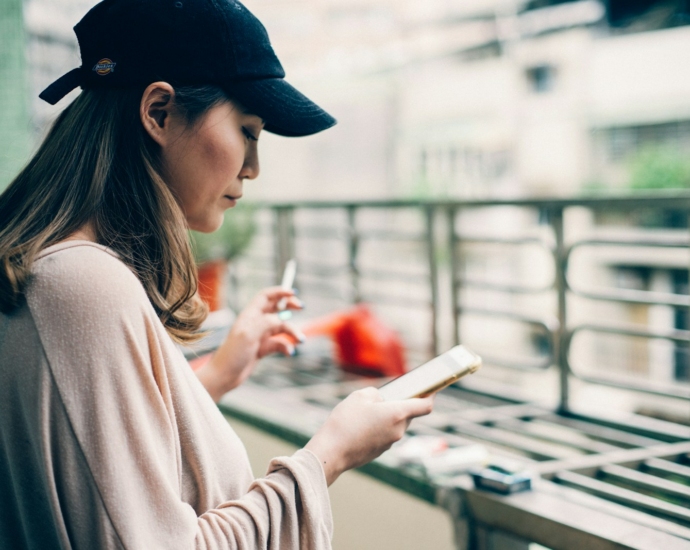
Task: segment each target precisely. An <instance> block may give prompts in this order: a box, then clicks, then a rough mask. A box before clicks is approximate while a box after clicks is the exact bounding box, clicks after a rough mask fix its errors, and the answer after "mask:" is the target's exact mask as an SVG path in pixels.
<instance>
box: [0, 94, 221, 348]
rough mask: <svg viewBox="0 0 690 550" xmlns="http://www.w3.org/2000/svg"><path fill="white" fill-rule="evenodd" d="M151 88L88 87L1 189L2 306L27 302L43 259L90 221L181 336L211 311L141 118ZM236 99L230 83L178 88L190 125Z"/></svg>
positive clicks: (9, 308) (6, 309)
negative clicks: (228, 92)
mask: <svg viewBox="0 0 690 550" xmlns="http://www.w3.org/2000/svg"><path fill="white" fill-rule="evenodd" d="M142 92H143V88H141V89H123V90H105V89H103V90H84V91H83V92H82V93H81V94H80V95H79V96H78V97H77V98H76V99H75V100H74V101H73V102H72V103H71V104H70V105H69V106H68V107H67V108H66V109H65V110H64V111H63V112H62V113H61V114H60V115H59V116H58V118H57V119H56V121H55V122H54V124H53V125H52V127H51V129H50V131H49V132H48V135H47V136H46V138H45V139H44V141H43V143H42V144H41V146H40V148H39V149H38V151H37V152H36V154H35V155H34V156H33V158H32V159H31V160H30V162H29V163H28V165H27V166H26V168H24V169H23V170H22V171H21V172H20V173H19V175H18V176H17V177H16V178H15V179H14V181H13V182H12V183H11V184H10V185H9V187H8V188H7V189H6V190H5V192H4V193H3V194H2V195H0V311H1V312H3V313H5V314H9V313H11V312H13V311H14V310H16V309H17V308H18V307H19V306H20V305H21V304H22V301H23V300H24V292H25V289H26V285H27V283H28V281H29V277H30V272H31V268H32V265H33V262H34V259H35V258H36V255H37V254H38V253H39V252H40V251H41V250H43V249H44V248H46V247H48V246H50V245H52V244H55V243H57V242H59V241H61V240H63V239H65V238H66V237H68V236H69V235H71V234H72V233H74V232H75V231H77V230H78V229H80V228H81V227H83V226H84V225H85V224H86V223H91V225H92V226H93V228H94V230H95V234H96V239H97V241H98V242H99V243H100V244H103V245H105V246H108V247H110V248H112V249H113V250H115V251H116V252H118V253H119V254H120V256H121V257H122V260H123V261H124V262H125V263H126V264H127V265H128V266H129V267H130V268H131V269H132V270H133V271H134V272H135V273H136V275H137V276H138V277H139V280H140V281H141V283H142V285H143V286H144V289H145V290H146V293H147V295H148V297H149V299H150V301H151V303H152V304H153V307H154V308H155V310H156V312H157V314H158V316H159V317H160V320H161V321H162V323H163V324H164V325H165V327H166V329H167V331H168V333H169V334H170V335H171V337H172V338H173V339H174V340H176V341H178V342H189V341H192V340H194V339H195V338H196V336H195V332H196V331H197V330H198V328H199V326H200V325H201V323H202V321H203V320H204V318H205V317H206V315H207V311H208V310H207V308H206V306H205V305H204V304H203V303H202V302H201V300H199V298H198V296H197V294H196V289H197V273H196V267H195V264H194V260H193V257H192V252H191V248H190V245H189V237H188V234H187V227H186V222H185V218H184V214H183V213H182V210H181V209H180V207H179V205H178V204H177V202H176V200H175V197H174V196H173V194H172V192H171V191H170V188H169V187H168V186H167V185H166V183H165V181H164V180H163V178H162V176H161V167H160V161H159V159H160V152H159V147H158V145H157V144H156V143H155V142H154V141H153V139H151V137H150V136H149V135H148V133H147V132H146V131H145V129H144V128H143V125H142V123H141V119H140V117H139V104H140V101H141V95H142ZM227 99H228V97H227V96H226V95H225V94H224V92H223V91H222V90H221V89H220V88H216V87H214V86H204V87H177V88H176V89H175V95H174V100H173V101H174V104H175V107H176V108H178V109H179V110H180V112H181V113H182V114H183V115H184V116H185V117H186V119H187V122H188V123H189V126H190V128H192V127H193V125H194V122H196V121H197V120H198V119H199V118H200V117H201V115H203V114H204V113H205V112H206V111H207V110H208V109H210V108H211V107H213V106H214V105H216V104H218V103H220V102H221V101H224V100H227Z"/></svg>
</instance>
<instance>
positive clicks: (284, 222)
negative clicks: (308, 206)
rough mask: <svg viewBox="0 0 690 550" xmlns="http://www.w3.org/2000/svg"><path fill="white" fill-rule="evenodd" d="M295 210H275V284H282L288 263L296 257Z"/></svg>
mask: <svg viewBox="0 0 690 550" xmlns="http://www.w3.org/2000/svg"><path fill="white" fill-rule="evenodd" d="M293 213H294V209H293V208H292V207H291V206H278V207H276V208H275V226H274V231H275V234H274V236H273V242H274V244H275V282H276V284H280V281H281V279H282V275H283V268H284V267H285V264H286V262H287V261H288V260H289V259H290V258H293V257H294V256H295V226H294V220H293Z"/></svg>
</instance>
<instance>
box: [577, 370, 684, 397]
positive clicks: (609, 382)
mask: <svg viewBox="0 0 690 550" xmlns="http://www.w3.org/2000/svg"><path fill="white" fill-rule="evenodd" d="M571 372H572V374H573V376H575V377H576V378H577V379H578V380H582V381H583V382H589V383H590V384H598V385H600V386H608V387H610V388H618V389H622V390H632V391H635V392H638V393H646V394H649V395H660V396H663V397H673V398H675V399H683V400H690V388H687V387H686V388H682V387H675V386H670V385H669V384H664V383H658V382H654V381H652V380H644V381H640V382H635V381H633V380H631V379H629V378H626V377H622V376H621V377H614V376H612V375H609V376H608V377H604V376H589V375H582V374H578V373H577V372H575V371H571Z"/></svg>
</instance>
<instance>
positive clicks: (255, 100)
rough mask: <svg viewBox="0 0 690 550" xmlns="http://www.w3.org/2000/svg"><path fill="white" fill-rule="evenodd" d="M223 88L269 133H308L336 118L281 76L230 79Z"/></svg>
mask: <svg viewBox="0 0 690 550" xmlns="http://www.w3.org/2000/svg"><path fill="white" fill-rule="evenodd" d="M225 88H226V90H227V92H228V93H229V94H230V96H231V97H233V98H235V99H237V100H238V101H239V102H240V103H242V105H243V106H244V107H245V108H246V109H248V110H249V111H250V112H251V113H253V114H255V115H257V116H260V117H261V118H262V119H264V121H265V126H264V130H266V131H267V132H271V133H273V134H278V135H280V136H288V137H299V136H310V135H312V134H316V133H317V132H321V131H323V130H326V129H327V128H330V127H331V126H334V125H335V124H336V122H337V121H336V120H335V118H333V117H332V116H331V115H329V114H328V113H327V112H326V111H324V110H323V109H322V108H321V107H319V106H318V105H317V104H316V103H314V102H313V101H311V100H310V99H309V98H308V97H306V96H305V95H304V94H302V93H301V92H299V91H297V89H296V88H294V87H293V86H291V85H290V84H288V83H287V82H285V80H283V79H282V78H267V79H261V80H247V81H243V82H233V83H231V84H227V85H226V86H225Z"/></svg>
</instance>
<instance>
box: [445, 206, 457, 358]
mask: <svg viewBox="0 0 690 550" xmlns="http://www.w3.org/2000/svg"><path fill="white" fill-rule="evenodd" d="M446 212H447V214H448V247H449V250H450V292H451V304H452V311H453V344H454V345H456V346H457V345H459V344H460V303H459V300H460V298H459V296H458V295H459V294H460V279H459V278H458V234H457V231H456V230H455V219H456V217H457V212H458V211H457V209H456V208H452V207H451V208H448V210H447V211H446Z"/></svg>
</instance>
